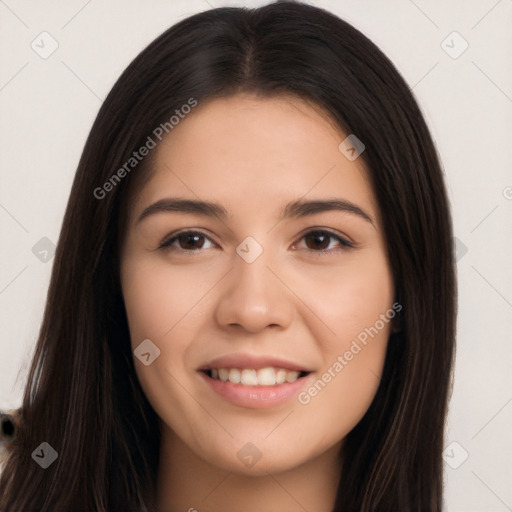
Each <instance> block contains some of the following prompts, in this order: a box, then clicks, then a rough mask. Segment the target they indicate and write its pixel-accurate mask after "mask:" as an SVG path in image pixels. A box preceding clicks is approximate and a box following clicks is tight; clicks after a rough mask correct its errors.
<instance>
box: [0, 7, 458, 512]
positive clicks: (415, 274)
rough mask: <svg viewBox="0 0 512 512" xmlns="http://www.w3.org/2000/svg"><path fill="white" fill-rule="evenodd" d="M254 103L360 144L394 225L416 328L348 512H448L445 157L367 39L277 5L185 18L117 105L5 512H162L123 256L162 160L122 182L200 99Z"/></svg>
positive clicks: (107, 116)
mask: <svg viewBox="0 0 512 512" xmlns="http://www.w3.org/2000/svg"><path fill="white" fill-rule="evenodd" d="M238 92H251V93H256V94H258V95H260V96H262V97H270V96H272V95H277V94H281V93H284V94H293V95H295V96H297V97H300V98H303V99H305V100H307V101H309V102H310V103H312V104H314V105H317V106H318V107H319V108H322V109H324V110H325V111H327V112H329V113H330V115H331V117H332V119H333V120H334V121H335V122H336V123H337V124H338V125H339V127H340V129H341V130H342V131H343V132H344V133H347V134H350V133H354V134H356V135H357V137H358V138H359V139H360V140H362V141H363V142H364V144H365V151H364V153H363V154H362V158H363V159H364V162H365V164H366V166H367V168H368V172H369V175H370V179H371V183H372V186H373V189H374V191H375V195H376V197H377V200H378V204H379V208H380V212H381V215H382V220H383V225H384V230H385V238H386V241H387V248H388V257H389V261H390V264H391V268H392V273H393V278H394V282H395V286H396V297H397V299H398V300H399V302H400V304H401V305H402V311H401V312H400V324H399V325H400V331H399V332H394V333H392V334H391V336H390V339H389V344H388V352H387V356H386V361H385V367H384V373H383V375H382V379H381V383H380V386H379V388H378V391H377V394H376V396H375V398H374V400H373V402H372V404H371V406H370V408H369V410H368V411H367V413H366V415H365V416H364V417H363V419H362V420H361V421H360V422H359V424H358V425H357V426H356V427H355V428H354V429H353V430H352V431H351V432H350V433H349V434H348V436H347V438H346V442H345V443H344V449H343V453H342V454H340V457H341V458H340V461H341V463H342V478H341V481H340V485H339V489H338V494H337V500H336V506H335V511H344V512H346V511H365V512H368V511H371V510H378V511H391V510H402V511H407V512H411V511H420V510H429V511H440V510H441V506H442V474H443V466H442V458H441V452H442V449H443V435H444V423H445V416H446V411H447V402H448V391H449V383H450V378H451V372H452V363H453V356H454V339H455V314H456V293H455V284H456V283H455V271H454V255H453V243H452V226H451V218H450V212H449V205H448V200H447V195H446V190H445V185H444V182H443V175H442V170H441V166H440V163H439V159H438V156H437V153H436V149H435V146H434V144H433V141H432V139H431V136H430V134H429V131H428V129H427V127H426V124H425V121H424V119H423V117H422V115H421V113H420V110H419V108H418V105H417V103H416V101H415V99H414V97H413V95H412V93H411V91H410V89H409V87H408V86H407V84H406V83H405V81H404V80H403V79H402V78H401V76H400V74H399V73H398V72H397V70H396V69H395V67H394V66H393V64H392V63H391V62H390V61H389V60H388V58H387V57H386V56H385V55H384V54H383V53H382V52H381V51H380V50H379V49H378V48H377V47H376V46H375V45H374V44H373V43H372V42H371V41H370V40H369V39H368V38H366V37H365V36H364V35H363V34H361V33H360V32H359V31H358V30H356V29H355V28H353V27H352V26H351V25H349V24H348V23H346V22H344V21H342V20H341V19H339V18H338V17H336V16H334V15H333V14H331V13H329V12H327V11H325V10H322V9H319V8H316V7H312V6H309V5H305V4H301V3H297V2H277V3H274V4H271V5H267V6H264V7H261V8H259V9H245V8H243V9H242V8H220V9H213V10H209V11H206V12H203V13H199V14H196V15H194V16H191V17H189V18H187V19H184V20H182V21H180V22H179V23H177V24H176V25H174V26H173V27H171V28H170V29H169V30H167V31H166V32H165V33H163V34H162V35H161V36H159V37H158V38H157V39H156V40H155V41H154V42H152V43H151V44H150V45H149V46H148V47H147V48H146V49H145V50H143V51H142V52H141V53H140V54H139V55H138V56H137V57H136V59H135V60H134V61H133V62H132V63H131V64H130V65H129V66H128V68H127V69H126V70H125V71H124V73H123V74H122V75H121V77H120V78H119V79H118V81H117V83H116V84H115V85H114V87H113V89H112V91H111V92H110V94H109V95H108V97H107V99H106V100H105V102H104V103H103V105H102V107H101V109H100V111H99V113H98V116H97V118H96V121H95V123H94V125H93V127H92V129H91V132H90V135H89V137H88V139H87V142H86V144H85V148H84V151H83V154H82V157H81V159H80V162H79V165H78V169H77V172H76V176H75V180H74V183H73V187H72V190H71V195H70V198H69V203H68V206H67V210H66V213H65V217H64V222H63V226H62V230H61V234H60V238H59V242H58V246H57V250H56V254H55V260H54V265H53V272H52V277H51V283H50V287H49V291H48V297H47V302H46V309H45V312H44V319H43V323H42V327H41V330H40V334H39V339H38V342H37V347H36V351H35V356H34V359H33V363H32V366H31V370H30V373H29V377H28V383H27V387H26V391H25V395H24V399H23V404H22V406H21V408H20V410H19V411H18V412H19V414H18V416H19V418H18V420H19V421H18V430H17V432H16V436H15V438H14V440H13V441H12V442H11V443H10V444H9V445H8V448H9V451H8V458H7V461H6V464H5V467H4V469H3V473H2V476H1V479H0V496H1V497H0V510H2V511H3V512H18V511H20V510H38V511H61V510H62V511H64V510H66V511H69V510H73V511H91V510H96V511H119V510H124V511H132V510H133V511H139V512H140V511H148V512H149V511H153V510H155V501H154V496H155V482H156V475H157V465H158V452H159V443H160V433H159V427H158V418H157V416H156V413H155V412H154V410H153V409H152V407H151V406H150V404H149V402H148V401H147V399H146V397H145V396H144V393H143V392H142V389H141V387H140V385H139V383H138V380H137V378H136V375H135V370H134V363H133V358H132V353H131V348H130V337H129V330H128V324H127V319H126V313H125V309H124V304H123V298H122V294H121V288H120V282H119V261H118V241H119V237H120V233H121V231H120V230H121V227H120V226H122V223H123V221H124V219H125V218H126V214H127V213H126V207H128V206H129V201H127V192H128V191H130V189H133V179H134V178H135V179H136V180H139V179H142V177H144V176H146V177H147V176H148V173H149V172H150V171H151V163H152V157H151V155H149V156H148V157H147V158H145V159H144V160H142V161H140V163H137V165H136V166H134V168H133V169H130V172H126V173H125V174H123V173H121V174H123V175H122V179H119V180H117V179H116V180H112V176H113V175H114V174H116V173H117V171H118V170H119V169H120V168H121V167H122V166H123V165H124V164H125V163H126V162H128V161H129V159H130V158H131V157H132V156H133V152H134V151H136V150H137V149H138V148H140V147H141V146H143V145H144V144H145V143H146V141H147V138H148V136H150V135H151V134H152V133H154V130H155V128H156V127H157V126H159V124H161V123H165V122H166V121H168V119H169V117H170V116H171V115H172V114H173V113H174V112H175V110H176V109H180V108H181V107H182V105H185V104H187V102H188V101H189V100H190V98H194V99H195V101H197V102H198V104H199V105H200V104H201V103H202V102H204V101H205V100H207V99H212V98H215V97H219V96H226V95H231V94H236V93H238ZM153 154H154V152H153ZM117 175H118V177H119V173H118V174H117ZM109 180H110V181H109ZM107 182H108V183H110V184H111V186H109V187H105V186H104V184H105V183H107ZM130 183H132V184H131V185H130V187H128V185H129V184H130ZM98 189H102V190H103V191H104V192H105V193H104V194H103V192H101V193H98V192H96V194H95V193H94V191H95V190H96V191H97V190H98ZM107 189H108V190H107ZM100 195H101V196H102V197H101V198H98V196H100ZM42 442H47V443H49V445H51V446H52V447H53V448H54V450H55V451H56V452H57V454H58V457H57V459H56V460H55V462H54V463H53V464H52V465H51V466H50V467H48V468H47V469H42V468H41V467H39V465H38V464H36V463H35V462H34V460H33V459H32V457H31V454H32V453H33V451H34V450H35V449H36V448H37V447H38V446H39V445H40V444H41V443H42Z"/></svg>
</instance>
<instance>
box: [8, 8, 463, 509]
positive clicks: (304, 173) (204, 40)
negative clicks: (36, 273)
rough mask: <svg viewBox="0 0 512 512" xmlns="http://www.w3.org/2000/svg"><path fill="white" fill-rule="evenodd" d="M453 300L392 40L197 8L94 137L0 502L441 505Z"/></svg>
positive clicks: (68, 218)
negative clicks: (388, 43) (382, 45)
mask: <svg viewBox="0 0 512 512" xmlns="http://www.w3.org/2000/svg"><path fill="white" fill-rule="evenodd" d="M455 310H456V304H455V273H454V258H453V247H452V228H451V219H450V213H449V206H448V201H447V196H446V191H445V186H444V183H443V177H442V171H441V167H440V164H439V161H438V157H437V154H436V151H435V147H434V144H433V142H432V139H431V136H430V134H429V132H428V129H427V127H426V125H425V122H424V120H423V118H422V115H421V113H420V111H419V109H418V106H417V104H416V102H415V100H414V98H413V96H412V94H411V92H410V90H409V88H408V87H407V85H406V84H405V82H404V80H403V79H402V78H401V77H400V75H399V74H398V72H397V71H396V69H395V68H394V67H393V65H392V64H391V63H390V61H389V60H388V59H387V58H386V57H385V56H384V55H383V54H382V52H380V50H379V49H378V48H377V47H376V46H375V45H374V44H373V43H371V42H370V41H369V40H368V39H367V38H366V37H365V36H363V35H362V34H361V33H360V32H358V31H357V30H356V29H354V28H353V27H351V26H350V25H348V24H347V23H345V22H344V21H342V20H340V19H339V18H337V17H335V16H334V15H332V14H330V13H328V12H326V11H324V10H321V9H318V8H315V7H312V6H308V5H304V4H300V3H295V2H278V3H275V4H271V5H268V6H265V7H262V8H259V9H254V10H247V9H229V8H222V9H213V10H211V11H207V12H204V13H200V14H197V15H195V16H191V17H190V18H187V19H185V20H183V21H181V22H179V23H178V24H176V25H175V26H174V27H172V28H170V29H169V30H168V31H167V32H165V33H164V34H162V35H161V36H160V37H158V38H157V39H156V40H155V41H154V42H153V43H151V44H150V45H149V46H148V47H147V48H146V49H145V50H144V51H143V52H142V53H141V54H140V55H139V56H138V57H137V58H136V59H135V60H134V61H133V62H132V63H131V64H130V66H129V67H128V68H127V69H126V71H125V72H124V73H123V74H122V76H121V77H120V78H119V80H118V81H117V83H116V84H115V86H114V87H113V89H112V91H111V93H110V94H109V96H108V97H107V99H106V100H105V102H104V104H103V106H102V108H101V109H100V112H99V114H98V117H97V119H96V121H95V123H94V126H93V128H92V130H91V133H90V136H89V138H88V140H87V143H86V145H85V148H84V151H83V155H82V158H81V160H80V163H79V166H78V170H77V173H76V177H75V181H74V184H73V188H72V191H71V196H70V199H69V203H68V208H67V211H66V214H65V218H64V224H63V227H62V232H61V236H60V239H59V243H58V247H57V251H56V255H55V263H54V269H53V274H52V279H51V284H50V289H49V293H48V299H47V307H46V311H45V315H44V321H43V325H42V328H41V332H40V336H39V340H38V344H37V349H36V353H35V356H34V361H33V365H32V368H31V371H30V375H29V381H28V384H27V389H26V393H25V397H24V401H23V405H22V407H21V408H20V411H19V413H18V415H17V432H16V436H15V437H14V440H13V441H12V442H11V443H10V444H9V445H8V448H9V452H8V458H7V461H6V464H5V468H4V470H3V473H2V477H1V480H0V494H1V498H0V509H1V510H2V511H6V512H7V511H18V510H48V511H50V510H76V511H78V510H84V511H85V510H87V511H90V510H103V511H114V510H116V511H117V510H134V511H135V510H137V511H140V510H147V511H157V510H158V511H175V510H198V511H200V512H202V511H217V510H219V511H221V510H222V511H223V512H226V511H228V512H229V511H234V510H244V511H252V510H259V511H261V510H264V511H270V510H287V511H294V510H304V509H306V510H309V511H310V512H314V511H329V510H334V511H352V510H353V511H370V510H378V511H391V510H404V511H412V510H429V511H435V510H441V506H442V459H441V452H442V449H443V430H444V422H445V416H446V411H447V395H448V389H449V383H450V378H451V371H452V362H453V361H452V360H453V355H454V338H455V333H454V330H455Z"/></svg>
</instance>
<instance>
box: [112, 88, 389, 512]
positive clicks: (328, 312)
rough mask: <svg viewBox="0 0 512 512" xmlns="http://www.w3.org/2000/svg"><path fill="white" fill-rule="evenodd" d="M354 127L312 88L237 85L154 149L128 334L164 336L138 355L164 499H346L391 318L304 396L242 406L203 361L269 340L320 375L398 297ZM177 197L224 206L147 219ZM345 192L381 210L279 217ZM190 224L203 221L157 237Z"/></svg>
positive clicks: (216, 503) (202, 511) (225, 510)
mask: <svg viewBox="0 0 512 512" xmlns="http://www.w3.org/2000/svg"><path fill="white" fill-rule="evenodd" d="M345 137H346V135H345V134H343V133H342V132H341V131H340V130H339V128H337V127H336V125H335V124H334V123H333V122H331V121H330V120H329V118H328V116H327V115H326V114H325V113H323V112H322V111H321V110H320V109H319V108H318V107H313V106H311V105H309V104H307V103H305V102H304V101H302V100H300V99H296V98H292V97H283V96H282V97H274V98H261V97H255V96H250V95H236V96H232V97H228V98H221V99H215V100H211V101H209V102H206V103H204V104H200V105H198V107H197V108H196V109H195V110H194V111H193V113H191V114H190V115H188V116H187V117H186V118H185V119H184V120H182V121H181V122H180V124H179V125H178V126H176V127H175V128H174V129H173V131H172V132H170V133H169V135H167V138H166V139H164V141H163V143H162V144H160V146H159V147H158V148H157V149H155V151H157V154H156V162H155V167H154V173H153V175H152V176H151V178H150V179H149V181H148V182H147V183H146V184H145V185H144V187H143V189H142V190H141V193H140V194H139V196H138V198H137V199H136V200H135V202H134V204H133V205H132V207H131V211H130V217H129V222H128V228H127V232H126V236H125V239H124V242H123V244H122V249H121V282H122V288H123V295H124V299H125V304H126V310H127V315H128V321H129V328H130V335H131V342H132V347H133V348H134V349H135V348H136V347H137V346H138V345H139V344H140V343H141V342H142V340H144V339H150V340H151V341H152V342H153V343H154V344H155V345H156V346H157V347H158V348H159V349H160V356H159V357H158V358H156V359H155V360H154V362H152V363H151V364H150V365H148V366H145V365H144V364H142V363H141V362H140V361H139V360H138V358H135V367H136V371H137V376H138V378H139V380H140V383H141V385H142V388H143V390H144V392H145V394H146V396H147V398H148V400H149V401H150V403H151V405H152V406H153V407H154V409H155V411H156V412H157V414H158V416H159V417H160V419H161V424H162V442H161V460H160V466H159V472H158V482H157V490H158V507H159V510H161V511H169V512H174V511H187V510H191V512H192V510H194V509H195V510H197V511H199V512H206V511H211V512H215V511H222V512H235V511H240V510H244V511H246V512H252V511H259V512H261V511H277V510H281V511H282V510H286V511H289V512H294V511H299V510H300V511H303V510H304V509H306V510H308V511H309V512H320V511H322V512H326V511H329V510H331V509H332V507H333V506H334V500H335V495H336V489H337V486H338V483H339V479H340V478H341V461H340V459H339V456H338V454H339V450H340V447H341V446H342V443H343V439H344V438H345V436H346V435H347V434H348V433H349V432H350V430H351V429H352V428H353V427H354V426H355V425H356V424H357V423H358V422H359V420H360V419H361V418H362V416H363V415H364V413H365V412H366V410H367V409H368V407H369V405H370V404H371V402H372V399H373V398H374V396H375V393H376V390H377V387H378V384H379V378H380V375H381V373H382V369H383V365H384V358H385V352H386V346H387V340H388V337H389V334H390V330H391V322H387V323H385V325H384V327H383V328H382V329H381V330H380V331H379V332H378V334H377V335H375V336H374V337H373V338H369V341H368V343H367V345H366V346H362V350H360V351H359V352H358V353H357V355H354V356H353V358H352V359H351V360H350V361H346V362H347V364H346V366H345V365H344V367H343V369H342V371H339V372H337V373H336V372H335V375H336V376H335V377H333V378H332V379H331V381H330V382H329V383H328V384H327V385H326V386H325V387H324V388H323V389H322V390H321V391H320V392H318V394H317V395H316V396H314V397H312V398H311V400H310V402H309V403H307V404H305V405H304V404H302V403H299V401H298V399H297V397H296V396H293V397H292V398H291V399H289V400H287V401H286V402H285V403H284V404H280V405H278V406H276V407H272V408H269V409H254V408H247V407H241V406H235V405H233V404H232V403H231V402H229V401H227V400H226V399H224V398H223V397H221V396H220V395H217V394H216V393H215V392H214V391H212V390H211V389H210V388H209V387H208V386H207V385H206V384H205V382H204V380H203V379H202V378H201V376H200V374H199V373H198V371H197V370H198V368H200V367H201V366H202V365H203V366H204V365H205V363H207V362H208V361H209V360H212V359H213V358H216V357H219V356H223V355H226V354H231V353H249V354H257V355H272V356H279V357H281V358H284V359H287V360H291V361H294V362H297V363H301V364H303V365H304V367H306V368H310V369H313V370H314V371H313V373H312V374H310V375H309V376H308V377H307V379H308V383H309V384H308V386H309V385H311V384H313V383H314V382H315V381H316V380H317V379H318V378H320V377H321V376H322V375H323V374H324V373H325V372H326V371H328V369H329V368H331V375H332V367H333V364H334V363H335V362H336V361H337V360H338V359H337V358H338V356H339V355H343V354H344V353H345V352H346V351H347V350H348V349H349V348H350V346H351V343H352V342H353V340H355V339H356V338H357V336H358V335H359V334H360V333H361V332H362V331H364V330H365V328H368V327H370V326H373V325H374V324H375V322H376V321H377V320H378V319H379V318H381V317H380V315H382V314H384V313H385V312H386V311H387V310H390V309H391V307H392V304H393V295H394V294H393V291H394V290H393V280H392V275H391V271H390V266H389V262H388V259H387V253H386V243H385V240H384V237H383V231H382V225H381V220H380V217H379V211H378V207H377V203H376V199H375V195H374V192H373V191H372V189H371V186H370V185H369V182H368V174H367V170H366V169H365V167H364V164H363V162H362V159H361V158H357V159H356V160H354V161H350V160H348V159H347V158H346V157H345V155H344V154H342V152H341V151H340V150H339V149H338V146H339V144H340V142H341V141H343V140H344V139H345ZM168 197H180V198H186V199H201V200H208V201H215V202H219V203H220V204H221V205H222V206H223V207H224V208H225V209H226V210H227V211H228V216H227V217H226V218H225V219H222V220H220V219H218V218H215V217H212V216H206V215H203V214H198V213H183V212H165V211H160V212H158V213H154V214H151V215H147V216H146V217H144V218H143V219H142V220H138V219H139V216H140V215H141V213H142V212H143V211H144V210H145V209H146V208H147V207H148V206H149V205H151V204H153V203H155V202H156V201H159V200H161V199H163V198H168ZM333 197H336V198H342V199H345V200H348V201H351V202H352V203H354V204H356V205H357V206H358V207H359V208H361V209H362V210H364V212H366V213H367V214H368V215H369V216H370V217H371V219H372V222H369V221H367V220H365V219H363V218H361V217H360V216H358V215H355V214H353V213H348V212H344V211H325V212H320V213H317V214H315V215H309V216H306V217H302V218H288V219H282V220H280V218H281V214H282V210H283V208H284V205H285V204H286V203H288V202H290V201H293V200H297V199H304V200H312V199H327V198H329V199H330V198H333ZM311 228H315V229H319V228H321V229H324V230H329V231H331V232H333V233H334V234H335V235H340V236H342V237H343V238H344V239H346V240H347V241H349V242H351V243H352V244H353V246H354V247H351V248H347V247H344V246H343V245H341V244H340V243H339V242H338V241H337V239H336V238H334V237H329V236H327V235H324V238H320V240H319V241H315V240H316V239H315V237H314V236H311V235H309V236H305V235H307V232H308V231H309V230H311ZM183 229H194V230H196V231H200V232H201V233H202V234H203V235H205V236H204V237H199V238H198V239H196V240H192V245H190V244H189V245H187V239H186V238H185V240H184V241H182V242H181V245H180V240H177V241H175V242H174V243H173V245H172V246H171V247H167V248H159V246H160V244H161V242H162V240H164V239H165V237H167V236H168V235H169V234H172V233H175V232H177V231H180V230H183ZM248 236H252V237H253V238H254V239H255V240H257V242H258V243H259V244H260V245H261V246H262V248H263V253H262V254H261V255H260V256H259V257H258V258H257V259H256V260H255V261H254V262H252V263H247V262H246V261H244V259H242V258H241V257H240V256H239V255H238V254H237V252H236V250H235V249H236V248H237V246H238V245H239V244H240V243H241V242H242V241H243V240H244V239H245V238H246V237H248ZM186 249H189V250H188V252H187V250H186ZM194 251H195V252H194ZM360 345H361V344H360ZM248 442H250V443H252V444H253V445H254V446H255V447H256V448H257V450H258V452H259V453H260V454H261V458H260V459H259V460H258V461H257V463H255V464H254V465H252V466H247V465H245V464H243V463H242V461H241V460H240V459H239V458H238V457H237V452H238V451H239V450H240V449H241V448H242V447H243V446H244V445H246V443H248Z"/></svg>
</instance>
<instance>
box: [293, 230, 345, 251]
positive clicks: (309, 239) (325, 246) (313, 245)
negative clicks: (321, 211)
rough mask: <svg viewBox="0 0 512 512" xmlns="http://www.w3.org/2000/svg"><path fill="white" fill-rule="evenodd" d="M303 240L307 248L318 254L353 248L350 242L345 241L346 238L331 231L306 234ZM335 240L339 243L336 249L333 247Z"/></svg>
mask: <svg viewBox="0 0 512 512" xmlns="http://www.w3.org/2000/svg"><path fill="white" fill-rule="evenodd" d="M302 238H303V240H305V242H306V247H307V248H308V249H310V250H312V251H316V252H321V251H323V252H330V251H335V250H337V249H338V250H339V249H340V246H341V248H348V247H353V246H352V244H351V243H350V242H348V241H347V240H345V239H344V238H342V237H340V236H339V235H336V234H334V233H331V232H330V231H320V230H316V231H310V232H309V233H306V234H305V235H304V236H303V237H302ZM333 240H334V241H335V242H337V244H335V246H334V247H332V246H331V244H332V243H333Z"/></svg>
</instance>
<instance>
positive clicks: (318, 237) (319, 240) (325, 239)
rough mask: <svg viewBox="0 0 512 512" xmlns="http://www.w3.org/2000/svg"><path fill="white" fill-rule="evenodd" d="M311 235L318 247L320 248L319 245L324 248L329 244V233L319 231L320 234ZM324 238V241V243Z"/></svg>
mask: <svg viewBox="0 0 512 512" xmlns="http://www.w3.org/2000/svg"><path fill="white" fill-rule="evenodd" d="M311 237H312V238H313V240H314V244H315V245H316V246H317V248H318V246H321V247H320V248H321V249H324V248H325V247H327V246H328V245H329V236H328V235H325V234H322V233H318V234H313V235H311ZM322 239H323V243H322ZM325 242H327V243H325Z"/></svg>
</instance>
